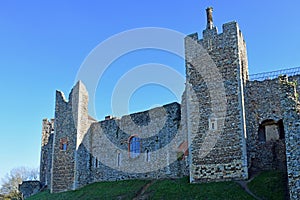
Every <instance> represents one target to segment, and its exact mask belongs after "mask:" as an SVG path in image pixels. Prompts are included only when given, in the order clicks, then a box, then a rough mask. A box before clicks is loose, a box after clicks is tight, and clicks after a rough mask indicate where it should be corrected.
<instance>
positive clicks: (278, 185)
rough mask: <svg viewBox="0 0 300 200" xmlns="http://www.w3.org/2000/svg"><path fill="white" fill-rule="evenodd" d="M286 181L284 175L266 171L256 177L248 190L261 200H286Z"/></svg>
mask: <svg viewBox="0 0 300 200" xmlns="http://www.w3.org/2000/svg"><path fill="white" fill-rule="evenodd" d="M285 187H286V180H285V176H284V173H282V172H279V171H266V172H262V173H261V174H259V175H258V176H257V177H255V178H254V179H253V180H252V181H251V182H250V183H249V184H248V188H249V189H250V190H251V191H252V192H253V193H255V194H256V195H257V196H258V197H260V198H261V199H273V200H281V199H285V192H286V191H285V189H286V188H285Z"/></svg>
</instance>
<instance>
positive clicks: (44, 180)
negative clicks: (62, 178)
mask: <svg viewBox="0 0 300 200" xmlns="http://www.w3.org/2000/svg"><path fill="white" fill-rule="evenodd" d="M53 133H54V119H51V120H50V121H49V120H48V119H43V123H42V144H41V157H40V182H41V185H42V186H43V187H44V186H47V187H49V188H50V187H51V185H50V184H51V168H52V151H53Z"/></svg>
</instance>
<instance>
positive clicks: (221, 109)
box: [185, 22, 248, 182]
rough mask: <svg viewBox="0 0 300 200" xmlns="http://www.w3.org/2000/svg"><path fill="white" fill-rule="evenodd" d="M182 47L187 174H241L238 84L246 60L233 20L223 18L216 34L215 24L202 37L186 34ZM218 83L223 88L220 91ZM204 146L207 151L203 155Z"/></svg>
mask: <svg viewBox="0 0 300 200" xmlns="http://www.w3.org/2000/svg"><path fill="white" fill-rule="evenodd" d="M189 40H190V41H189ZM193 41H194V42H193ZM185 48H186V60H187V64H186V68H187V69H186V73H187V85H190V86H189V88H188V87H187V88H186V92H188V93H189V94H190V95H189V96H190V97H189V101H188V102H187V106H188V107H191V108H192V109H189V110H188V113H187V116H188V117H189V122H188V123H189V124H192V125H191V127H190V130H189V131H188V132H190V134H191V135H192V136H189V138H193V140H191V141H189V142H190V155H191V169H190V170H191V172H190V175H191V177H190V179H191V181H192V182H198V181H200V182H201V181H210V180H211V181H212V180H213V181H216V180H232V179H246V178H247V177H248V171H247V155H246V142H245V121H244V120H245V115H244V109H243V108H244V107H243V105H244V96H243V84H244V79H247V77H244V74H247V73H244V71H247V66H246V65H247V61H246V58H244V57H243V55H242V53H244V52H245V50H244V48H245V44H244V43H243V38H242V35H241V33H240V30H239V28H238V25H237V23H235V22H232V23H227V24H224V25H223V33H221V34H218V33H217V30H216V28H215V27H214V28H213V29H206V30H204V32H203V39H201V40H198V36H197V35H192V36H188V37H187V38H186V46H185ZM201 48H202V49H201ZM242 62H243V64H242ZM210 63H212V64H210ZM214 65H215V66H216V67H215V69H213V67H214ZM242 65H244V67H245V69H243V66H242ZM214 70H215V71H214ZM216 74H218V75H219V76H217V75H216ZM220 88H224V91H223V93H222V91H220ZM220 100H224V101H225V103H224V102H220ZM212 121H214V122H212ZM212 123H214V124H212ZM213 126H216V127H215V128H214V127H213ZM207 147H209V152H206V154H205V155H204V153H205V151H207V150H206V149H207Z"/></svg>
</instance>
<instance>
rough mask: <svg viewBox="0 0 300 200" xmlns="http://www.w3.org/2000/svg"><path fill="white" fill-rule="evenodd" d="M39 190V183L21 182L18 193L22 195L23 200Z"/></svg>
mask: <svg viewBox="0 0 300 200" xmlns="http://www.w3.org/2000/svg"><path fill="white" fill-rule="evenodd" d="M40 189H41V183H40V181H23V182H22V184H21V185H19V191H20V192H21V193H22V196H23V198H24V199H26V198H28V197H30V196H32V195H34V194H36V193H38V192H39V191H40Z"/></svg>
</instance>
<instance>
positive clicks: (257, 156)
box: [245, 79, 286, 171]
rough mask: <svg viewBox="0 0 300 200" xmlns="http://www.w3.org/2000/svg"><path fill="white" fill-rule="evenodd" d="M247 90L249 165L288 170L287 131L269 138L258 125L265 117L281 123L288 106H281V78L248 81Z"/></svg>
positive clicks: (253, 167)
mask: <svg viewBox="0 0 300 200" xmlns="http://www.w3.org/2000/svg"><path fill="white" fill-rule="evenodd" d="M245 90H246V104H245V105H246V119H247V120H246V123H247V150H248V161H249V168H250V169H251V170H252V171H261V170H270V169H279V170H282V171H285V170H286V156H285V140H284V133H283V136H282V135H278V139H274V140H270V141H266V140H265V139H260V138H259V127H260V126H261V125H262V123H263V122H264V121H267V120H269V121H270V120H273V121H274V122H277V123H278V122H280V120H282V119H283V116H282V112H283V110H284V109H285V108H283V107H282V106H281V101H280V94H281V90H280V85H279V81H278V79H273V80H265V81H249V82H248V83H247V86H246V88H245ZM278 128H279V127H278ZM278 131H279V132H280V130H278ZM279 132H278V134H279Z"/></svg>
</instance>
